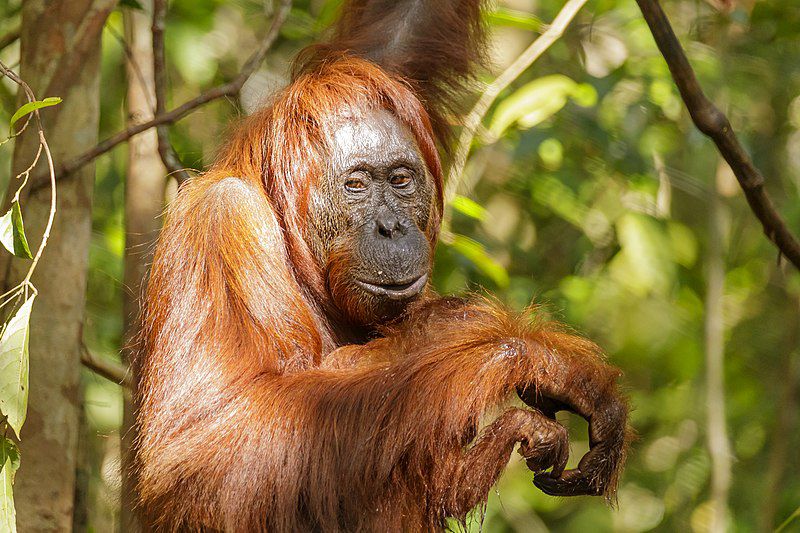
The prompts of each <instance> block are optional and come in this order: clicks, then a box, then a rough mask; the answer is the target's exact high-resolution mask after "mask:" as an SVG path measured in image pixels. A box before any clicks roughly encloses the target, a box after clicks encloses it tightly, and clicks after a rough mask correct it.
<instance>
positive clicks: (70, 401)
mask: <svg viewBox="0 0 800 533" xmlns="http://www.w3.org/2000/svg"><path fill="white" fill-rule="evenodd" d="M114 5H115V1H114V0H51V1H48V2H45V1H43V0H26V1H25V2H24V3H23V7H22V30H21V53H20V56H21V57H20V59H21V62H20V70H21V72H20V75H21V76H22V78H23V79H25V80H26V81H27V82H28V83H29V84H30V85H31V87H32V88H33V89H34V91H35V92H36V94H37V96H38V97H39V98H44V97H46V96H60V97H62V98H63V99H64V101H63V103H61V104H60V105H59V106H56V107H55V108H51V109H48V110H46V111H43V112H42V120H43V123H44V128H45V130H46V132H47V137H48V140H49V143H50V145H51V147H52V151H53V157H54V159H55V160H56V161H65V160H68V159H70V158H72V157H75V156H76V155H78V154H80V153H83V152H85V151H86V150H87V149H89V148H91V147H92V146H94V145H95V144H96V143H97V126H98V119H99V88H100V69H99V66H100V65H99V63H100V36H101V32H102V29H103V25H104V23H105V20H106V18H107V16H108V14H109V12H110V11H111V9H112V8H113V7H114ZM20 102H21V100H20ZM36 145H37V139H36V136H35V135H33V134H31V133H26V134H23V136H22V138H21V139H18V142H17V143H16V146H15V149H14V159H13V167H14V169H15V173H16V172H19V171H20V170H21V169H23V168H25V167H26V166H27V165H28V164H30V162H31V161H32V160H33V155H34V152H33V150H35V148H36ZM41 164H42V163H41V162H40V165H41ZM93 182H94V168H93V166H87V167H84V168H83V169H82V170H81V171H80V172H79V174H78V175H76V179H73V180H69V181H68V182H64V183H63V184H62V185H61V187H60V189H59V195H58V200H59V201H58V213H57V215H56V219H55V224H54V227H53V232H52V234H51V236H50V240H49V245H48V247H47V250H46V251H45V253H44V256H43V260H42V262H41V263H39V266H38V268H37V270H36V273H35V275H34V276H33V282H34V284H35V285H36V287H37V288H38V289H39V297H38V299H37V301H36V305H35V306H34V308H33V315H32V318H31V340H30V396H29V406H28V417H27V422H26V424H25V427H23V429H22V439H23V440H22V443H21V450H22V455H23V457H24V459H23V464H22V466H21V468H20V470H19V472H18V474H17V477H16V482H15V487H14V492H15V499H16V503H17V523H18V527H19V530H20V531H37V532H39V531H59V532H61V531H70V530H71V529H72V525H73V510H74V498H75V473H76V461H77V447H78V438H79V423H78V421H79V413H80V409H81V404H80V383H79V376H80V374H79V371H80V365H81V364H80V354H81V351H80V345H81V327H82V324H83V318H84V302H85V293H86V275H87V266H88V252H89V241H90V237H91V222H92V220H91V207H92V188H93ZM18 186H19V184H18V183H16V182H14V181H13V180H12V183H11V184H10V185H9V187H10V190H11V191H12V192H11V193H10V194H6V200H5V205H6V206H7V205H8V203H9V200H10V197H11V195H12V194H13V191H14V190H16V187H18ZM49 204H50V191H49V190H47V188H44V189H42V190H39V191H37V192H35V193H33V194H24V195H23V197H22V201H21V205H22V210H23V215H24V217H25V225H26V228H27V234H28V238H29V239H30V240H31V241H32V242H33V243H35V244H37V245H38V242H39V240H40V239H41V235H42V231H43V229H44V225H45V223H46V221H47V218H48V212H49V208H50V205H49ZM32 248H33V246H32ZM28 266H29V262H28V261H25V260H19V259H11V258H9V257H8V256H7V255H5V254H4V256H3V259H2V260H0V275H2V276H3V281H4V284H5V286H6V287H11V286H13V285H15V284H16V283H17V282H19V281H20V280H21V279H22V278H23V277H24V276H25V273H26V271H27V269H28Z"/></svg>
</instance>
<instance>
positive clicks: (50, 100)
mask: <svg viewBox="0 0 800 533" xmlns="http://www.w3.org/2000/svg"><path fill="white" fill-rule="evenodd" d="M60 103H61V98H59V97H58V96H48V97H47V98H45V99H44V100H34V101H33V102H28V103H27V104H25V105H23V106H22V107H20V108H19V109H17V111H16V113H14V114H13V115H11V120H10V121H9V123H8V131H9V133H11V132H13V131H14V124H16V123H17V121H18V120H19V119H21V118H22V117H24V116H25V115H29V114H30V113H33V112H34V111H36V110H37V109H41V108H43V107H50V106H54V105H57V104H60Z"/></svg>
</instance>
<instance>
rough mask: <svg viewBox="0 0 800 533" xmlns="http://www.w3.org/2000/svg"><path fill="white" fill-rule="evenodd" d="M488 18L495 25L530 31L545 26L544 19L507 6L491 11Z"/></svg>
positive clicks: (539, 29) (538, 29)
mask: <svg viewBox="0 0 800 533" xmlns="http://www.w3.org/2000/svg"><path fill="white" fill-rule="evenodd" d="M487 19H488V21H489V24H492V25H493V26H509V27H512V28H521V29H523V30H530V31H541V30H542V28H544V22H542V19H540V18H538V17H535V16H533V15H531V14H529V13H525V12H524V11H517V10H516V9H509V8H507V7H499V8H497V9H496V10H495V11H491V12H490V13H489V14H488V16H487Z"/></svg>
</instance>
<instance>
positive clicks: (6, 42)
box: [0, 27, 20, 50]
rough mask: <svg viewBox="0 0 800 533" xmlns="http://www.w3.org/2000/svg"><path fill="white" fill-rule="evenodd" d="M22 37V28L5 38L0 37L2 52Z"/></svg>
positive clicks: (12, 31)
mask: <svg viewBox="0 0 800 533" xmlns="http://www.w3.org/2000/svg"><path fill="white" fill-rule="evenodd" d="M19 36H20V28H19V27H17V28H14V29H13V30H11V31H10V32H8V33H6V34H5V35H3V36H0V50H3V49H5V48H6V47H7V46H9V45H11V44H13V43H14V42H15V41H16V40H17V39H19Z"/></svg>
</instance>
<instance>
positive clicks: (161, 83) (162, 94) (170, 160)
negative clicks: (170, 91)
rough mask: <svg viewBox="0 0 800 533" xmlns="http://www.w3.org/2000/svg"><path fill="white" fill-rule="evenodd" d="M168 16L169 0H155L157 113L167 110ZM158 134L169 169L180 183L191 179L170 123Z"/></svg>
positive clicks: (157, 127)
mask: <svg viewBox="0 0 800 533" xmlns="http://www.w3.org/2000/svg"><path fill="white" fill-rule="evenodd" d="M166 18H167V0H153V26H152V28H151V33H152V35H153V77H154V79H155V94H156V112H155V114H156V115H161V114H163V113H164V112H165V111H166V110H167V58H166V52H165V49H164V22H165V20H166ZM156 132H157V134H158V155H159V156H161V161H163V162H164V166H165V167H167V171H168V172H169V173H170V174H171V175H172V176H174V177H175V179H176V180H177V181H178V184H179V185H180V184H181V183H183V182H185V181H186V180H188V179H189V174H188V173H187V172H186V171H185V170H184V166H183V164H182V163H181V160H180V158H179V157H178V154H176V153H175V149H174V148H172V143H170V141H169V124H161V125H160V126H156Z"/></svg>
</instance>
